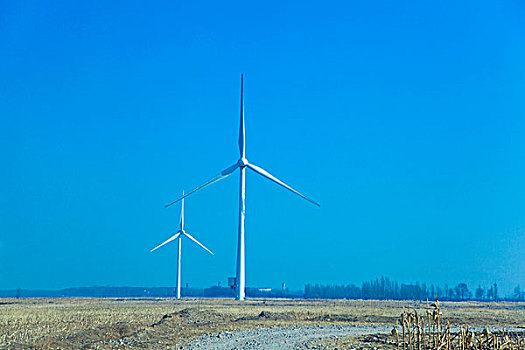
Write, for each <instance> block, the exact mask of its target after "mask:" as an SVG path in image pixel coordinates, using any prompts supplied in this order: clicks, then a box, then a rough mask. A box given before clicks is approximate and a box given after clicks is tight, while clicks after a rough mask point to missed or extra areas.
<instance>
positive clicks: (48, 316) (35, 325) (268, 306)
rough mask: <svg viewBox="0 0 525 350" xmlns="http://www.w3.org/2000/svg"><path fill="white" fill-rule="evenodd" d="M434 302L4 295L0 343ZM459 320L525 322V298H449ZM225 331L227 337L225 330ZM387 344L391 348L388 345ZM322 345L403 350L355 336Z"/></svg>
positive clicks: (393, 309) (119, 337)
mask: <svg viewBox="0 0 525 350" xmlns="http://www.w3.org/2000/svg"><path fill="white" fill-rule="evenodd" d="M406 307H410V308H411V309H415V310H418V309H419V310H424V309H425V308H426V302H407V301H368V300H334V301H326V300H275V299H271V300H249V301H246V302H237V301H234V300H230V299H183V300H175V299H161V298H159V299H118V298H108V299H88V298H85V299H84V298H72V299H0V349H118V348H120V349H125V348H128V349H179V348H180V347H181V346H185V345H186V344H187V343H188V342H189V341H190V340H191V339H192V338H194V337H197V336H201V335H205V334H210V333H213V334H215V335H219V334H220V333H224V332H232V331H236V330H242V329H249V328H260V327H272V326H295V325H310V326H311V325H333V324H341V325H351V324H358V325H363V324H383V325H392V326H393V325H395V324H397V323H398V319H399V316H400V314H401V313H402V312H403V310H404V308H406ZM441 308H442V310H443V313H444V315H445V317H447V319H449V320H450V324H451V325H469V326H480V327H484V326H498V327H505V328H506V327H514V328H520V327H525V303H506V302H501V303H478V302H461V303H452V302H451V303H448V302H444V303H441ZM219 336H220V335H219ZM381 344H383V346H381ZM313 346H317V347H320V348H337V347H339V348H381V347H390V348H395V346H393V345H392V342H391V339H390V341H388V340H386V338H385V339H383V338H378V337H376V338H373V337H372V338H370V337H368V338H365V337H355V338H353V339H346V340H345V339H339V340H337V341H329V342H326V341H325V342H322V341H319V344H313Z"/></svg>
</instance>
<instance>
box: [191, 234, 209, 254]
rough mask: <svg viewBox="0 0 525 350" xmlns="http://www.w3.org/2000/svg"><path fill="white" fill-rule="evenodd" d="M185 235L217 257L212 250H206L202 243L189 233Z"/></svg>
mask: <svg viewBox="0 0 525 350" xmlns="http://www.w3.org/2000/svg"><path fill="white" fill-rule="evenodd" d="M184 234H185V235H186V236H187V237H188V238H189V239H191V240H192V241H193V242H195V243H197V244H198V245H200V246H201V247H202V248H204V249H206V250H207V251H208V252H209V253H210V254H211V255H215V254H213V252H212V251H211V250H209V249H208V248H206V247H205V246H204V245H203V244H202V243H201V242H199V241H197V240H196V239H195V238H194V237H193V236H192V235H190V234H189V233H188V232H184Z"/></svg>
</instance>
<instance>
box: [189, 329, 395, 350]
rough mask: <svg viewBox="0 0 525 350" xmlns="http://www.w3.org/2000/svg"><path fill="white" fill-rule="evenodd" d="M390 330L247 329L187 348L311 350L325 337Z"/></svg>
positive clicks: (211, 337)
mask: <svg viewBox="0 0 525 350" xmlns="http://www.w3.org/2000/svg"><path fill="white" fill-rule="evenodd" d="M391 329H392V327H389V326H378V325H366V326H339V325H332V326H295V327H285V328H281V327H272V328H259V329H247V330H243V331H238V332H232V333H219V334H211V335H207V336H204V337H200V338H196V339H195V340H194V341H193V342H192V343H191V344H190V345H189V346H188V347H185V348H186V349H192V350H222V349H228V350H233V349H239V350H240V349H242V350H257V349H267V350H288V349H312V346H311V344H310V342H319V341H320V340H324V339H327V338H335V337H346V336H352V335H366V334H377V333H389V332H390V331H391Z"/></svg>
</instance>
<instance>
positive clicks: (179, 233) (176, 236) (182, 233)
mask: <svg viewBox="0 0 525 350" xmlns="http://www.w3.org/2000/svg"><path fill="white" fill-rule="evenodd" d="M182 195H183V196H184V192H182ZM182 236H186V237H188V238H189V239H191V240H192V241H193V242H195V243H197V244H198V245H200V246H201V247H202V248H204V249H205V250H207V251H208V252H209V253H210V254H211V255H214V254H213V252H212V251H211V250H209V249H208V248H206V247H205V246H204V245H203V244H202V243H201V242H199V241H197V240H196V239H195V238H194V237H193V236H192V235H190V234H189V233H188V232H186V231H184V197H183V199H182V208H181V210H180V229H179V230H178V231H177V233H176V234H174V235H173V236H171V237H170V238H169V239H168V240H167V241H166V242H164V243H162V244H160V245H158V246H156V247H155V248H153V249H152V250H150V252H152V251H154V250H156V249H159V248H160V247H162V246H163V245H165V244H167V243H169V242H171V241H173V240H175V239H177V240H178V241H179V254H178V255H177V299H180V260H181V253H182Z"/></svg>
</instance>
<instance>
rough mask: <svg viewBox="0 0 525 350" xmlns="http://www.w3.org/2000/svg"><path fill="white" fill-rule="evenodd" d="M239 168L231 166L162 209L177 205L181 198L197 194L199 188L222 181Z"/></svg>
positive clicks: (235, 165) (236, 165)
mask: <svg viewBox="0 0 525 350" xmlns="http://www.w3.org/2000/svg"><path fill="white" fill-rule="evenodd" d="M238 167H239V165H238V164H237V163H236V164H234V165H232V166H231V167H229V168H227V169H225V170H223V171H222V172H221V173H220V174H218V175H216V176H214V177H213V178H212V179H210V180H208V181H207V182H205V183H204V184H202V185H200V186H199V187H197V188H195V189H193V190H191V191H190V192H188V193H186V194H185V195H183V196H182V197H180V198H177V199H176V200H174V201H173V202H171V203H169V204H166V205H165V206H164V207H166V208H167V207H169V206H170V205H172V204H175V203H177V202H178V201H180V200H181V199H183V198H186V197H188V196H189V195H190V194H193V193H195V192H197V191H198V190H200V189H201V188H204V187H206V186H208V185H211V184H212V183H214V182H217V181H219V180H222V179H224V178H225V177H227V176H228V175H230V174H231V173H233V172H234V171H235V169H237V168H238Z"/></svg>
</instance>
